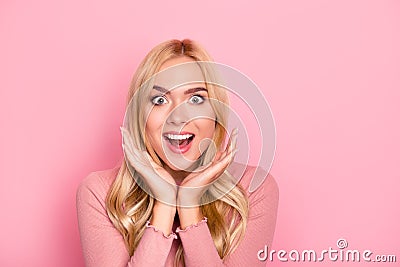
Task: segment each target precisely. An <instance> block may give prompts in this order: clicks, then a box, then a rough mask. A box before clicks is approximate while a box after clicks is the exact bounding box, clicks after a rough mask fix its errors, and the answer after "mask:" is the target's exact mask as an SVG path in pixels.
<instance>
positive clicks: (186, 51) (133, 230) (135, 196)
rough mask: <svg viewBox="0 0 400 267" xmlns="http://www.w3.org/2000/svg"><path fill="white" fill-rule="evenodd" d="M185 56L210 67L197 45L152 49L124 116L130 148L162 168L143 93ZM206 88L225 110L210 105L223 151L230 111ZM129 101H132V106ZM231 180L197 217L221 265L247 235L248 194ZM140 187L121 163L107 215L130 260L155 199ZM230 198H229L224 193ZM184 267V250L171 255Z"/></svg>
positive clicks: (210, 195) (224, 178)
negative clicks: (165, 66)
mask: <svg viewBox="0 0 400 267" xmlns="http://www.w3.org/2000/svg"><path fill="white" fill-rule="evenodd" d="M180 56H186V57H189V58H191V59H193V60H194V61H197V62H201V61H203V62H210V61H212V58H211V57H210V56H209V55H208V53H207V52H206V51H205V50H204V49H203V48H202V47H201V46H199V45H198V44H197V43H195V42H193V41H192V40H189V39H185V40H183V41H180V40H170V41H166V42H164V43H161V44H159V45H158V46H156V47H155V48H153V49H152V50H151V51H150V52H149V53H148V54H147V56H146V57H145V58H144V60H143V61H142V62H141V64H140V65H139V67H138V69H137V71H136V72H135V75H134V76H133V79H132V82H131V86H130V89H129V93H128V98H127V108H128V109H130V110H128V111H127V114H131V116H130V117H126V118H125V121H126V120H129V123H128V125H129V127H128V131H129V132H130V134H131V136H132V138H133V141H134V143H136V145H137V146H138V147H140V149H142V150H144V149H147V151H148V152H149V154H150V156H151V157H152V158H153V160H154V161H155V162H156V163H157V164H160V165H161V164H162V162H161V159H160V158H159V157H158V155H157V154H156V152H155V151H154V150H153V148H152V147H151V145H150V144H149V142H148V141H147V138H146V134H145V111H144V109H143V108H142V106H143V100H144V99H145V98H144V97H145V96H146V95H147V94H148V91H149V90H150V89H151V88H150V87H152V86H147V89H146V88H144V89H143V87H146V86H144V85H145V84H146V82H148V80H149V79H150V78H151V77H152V76H153V75H154V74H156V73H157V72H159V71H160V68H161V65H162V64H163V63H164V62H165V61H167V60H169V59H172V58H175V57H180ZM201 69H202V71H203V74H204V76H208V75H212V70H209V69H208V70H207V68H205V67H202V66H201ZM206 87H207V90H208V92H209V97H210V99H216V100H217V101H218V102H221V103H224V104H225V105H218V104H215V103H214V104H213V103H211V105H212V107H213V109H214V111H215V114H216V128H215V133H214V137H213V141H214V143H215V144H216V146H217V147H222V146H223V143H224V139H225V128H224V127H225V126H226V124H227V118H228V111H227V109H226V108H224V106H225V107H226V106H227V105H229V101H228V96H227V93H226V91H225V90H221V89H218V88H217V86H215V85H214V84H212V83H207V78H206ZM131 101H133V103H132V104H130V103H131ZM214 155H215V149H214V150H213V149H211V146H209V149H207V150H206V152H204V153H203V155H202V156H201V157H203V158H202V159H201V162H202V163H203V164H206V163H208V162H210V161H211V160H212V158H213V156H214ZM235 180H236V179H235V178H234V177H233V176H232V175H231V174H230V173H229V172H228V171H225V172H224V173H223V174H222V175H221V177H219V178H218V179H217V181H216V182H214V183H213V184H212V185H211V186H210V188H209V189H208V190H207V191H206V193H205V194H204V196H203V197H202V203H206V204H203V205H201V207H200V208H201V211H202V213H203V215H204V216H206V217H207V218H208V221H207V224H208V228H209V229H210V232H211V236H212V238H213V241H214V244H215V247H216V248H217V251H218V254H219V256H220V258H221V259H223V260H224V259H226V258H227V256H229V255H230V254H231V253H232V252H233V251H234V250H235V249H236V248H237V246H238V244H239V243H240V241H241V240H242V238H243V237H244V233H245V230H246V225H247V220H248V210H249V207H248V198H247V195H246V192H245V191H244V190H243V188H242V187H241V186H240V184H236V183H235ZM143 186H144V185H142V184H141V183H140V179H139V174H138V173H137V172H135V171H134V170H131V171H130V169H129V166H128V165H127V163H126V160H124V161H123V162H122V164H121V167H120V169H119V172H118V174H117V176H116V178H115V180H114V182H113V184H112V185H111V188H110V190H109V192H108V194H107V198H106V209H107V213H108V216H109V218H110V220H111V222H112V223H113V225H114V226H115V227H116V228H117V229H118V231H119V232H120V233H121V235H122V236H123V238H124V241H125V245H126V247H127V250H128V252H129V255H130V256H132V255H133V254H134V253H135V249H136V248H137V246H138V244H139V242H140V239H141V238H142V236H143V233H144V231H145V228H146V227H145V224H146V221H147V220H150V218H151V216H152V209H153V206H154V203H155V199H154V198H153V197H152V196H151V195H149V194H148V193H146V191H147V190H144V189H143V188H142V187H143ZM226 192H228V193H226ZM179 263H181V264H182V265H185V264H184V255H183V248H182V244H180V245H179V248H178V250H177V252H176V255H175V261H174V265H175V266H178V265H179Z"/></svg>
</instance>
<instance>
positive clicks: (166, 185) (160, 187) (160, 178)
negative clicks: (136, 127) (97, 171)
mask: <svg viewBox="0 0 400 267" xmlns="http://www.w3.org/2000/svg"><path fill="white" fill-rule="evenodd" d="M121 134H122V147H123V149H124V153H125V156H126V159H127V160H128V161H129V163H130V164H131V166H132V167H133V168H134V169H135V171H137V172H138V173H139V174H140V176H141V177H142V179H143V182H144V183H145V184H146V185H147V186H148V187H149V188H150V190H151V192H147V193H149V194H151V195H152V196H153V197H154V198H155V199H156V200H158V201H160V202H163V203H165V204H167V205H171V206H175V205H176V195H177V186H176V183H175V180H174V178H173V177H172V176H171V175H170V174H169V173H168V172H167V171H166V170H165V169H164V168H163V167H161V166H159V165H158V164H157V163H155V162H154V160H153V159H152V158H151V156H150V155H149V153H147V151H141V150H139V149H138V148H137V147H136V146H135V144H134V142H133V140H132V138H131V136H130V134H129V131H128V130H127V129H126V128H124V127H121Z"/></svg>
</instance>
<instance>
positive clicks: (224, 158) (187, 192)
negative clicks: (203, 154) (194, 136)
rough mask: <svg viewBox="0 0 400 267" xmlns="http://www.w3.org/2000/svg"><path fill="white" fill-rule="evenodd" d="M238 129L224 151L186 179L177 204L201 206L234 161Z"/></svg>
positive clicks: (180, 187)
mask: <svg viewBox="0 0 400 267" xmlns="http://www.w3.org/2000/svg"><path fill="white" fill-rule="evenodd" d="M237 134H238V129H237V128H235V129H233V130H232V133H231V136H230V138H229V142H228V144H227V146H226V148H225V150H224V151H218V152H217V153H216V154H215V156H214V159H213V160H212V161H211V162H210V163H208V164H207V165H205V166H200V167H199V168H197V169H196V170H194V171H193V172H192V173H191V174H189V175H188V176H186V177H185V179H184V180H183V181H182V184H181V185H180V186H179V189H178V195H177V204H178V205H179V206H183V207H193V206H199V205H200V204H201V203H200V199H201V197H202V196H203V194H204V192H205V191H206V190H207V189H208V188H209V187H210V186H211V184H212V183H213V182H214V181H216V180H217V179H218V177H220V175H221V174H222V173H223V172H224V171H225V170H226V168H227V167H228V166H229V164H230V163H231V162H232V161H233V159H234V157H235V154H236V152H237V151H238V149H237V147H236V143H237Z"/></svg>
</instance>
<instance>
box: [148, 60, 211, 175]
mask: <svg viewBox="0 0 400 267" xmlns="http://www.w3.org/2000/svg"><path fill="white" fill-rule="evenodd" d="M189 62H191V63H189ZM181 63H189V64H183V65H178V66H176V65H177V64H181ZM146 101H148V105H149V107H150V108H149V109H148V110H149V111H148V117H147V120H146V129H145V130H146V136H147V138H148V140H149V143H150V145H151V146H152V148H153V149H154V151H155V152H156V153H157V155H158V156H159V157H160V158H161V160H162V161H163V162H164V164H166V165H168V167H169V168H170V169H172V170H175V171H180V170H187V169H189V168H190V167H191V166H194V165H193V164H195V163H196V160H197V159H199V157H200V156H201V154H202V153H203V152H204V151H205V150H206V149H207V147H208V146H209V145H210V143H211V142H212V141H211V140H212V138H213V135H214V132H215V113H214V110H213V108H212V106H211V104H210V99H209V98H208V90H207V88H206V85H205V83H204V78H203V75H202V72H201V69H200V68H199V66H198V65H197V64H196V63H195V61H194V60H192V59H191V58H189V57H184V56H182V57H178V58H173V59H170V60H168V61H166V62H165V63H164V64H163V65H162V66H161V69H160V73H159V74H157V76H156V77H155V80H154V86H153V89H152V90H151V93H150V97H149V99H148V100H146Z"/></svg>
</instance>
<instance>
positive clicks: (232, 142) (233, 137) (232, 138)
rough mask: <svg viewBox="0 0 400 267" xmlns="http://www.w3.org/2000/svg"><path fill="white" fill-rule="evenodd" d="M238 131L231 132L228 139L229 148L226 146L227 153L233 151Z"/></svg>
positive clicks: (236, 129) (235, 129)
mask: <svg viewBox="0 0 400 267" xmlns="http://www.w3.org/2000/svg"><path fill="white" fill-rule="evenodd" d="M238 132H239V129H238V128H234V129H233V130H232V133H231V136H230V138H229V146H228V152H230V151H232V150H233V149H235V148H236V142H237V135H238Z"/></svg>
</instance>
